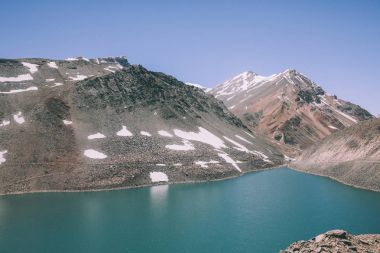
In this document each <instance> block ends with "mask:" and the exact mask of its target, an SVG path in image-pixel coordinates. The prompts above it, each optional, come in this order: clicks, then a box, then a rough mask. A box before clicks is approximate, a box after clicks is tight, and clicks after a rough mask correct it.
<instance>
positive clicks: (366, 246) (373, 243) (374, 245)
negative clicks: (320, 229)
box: [280, 229, 380, 253]
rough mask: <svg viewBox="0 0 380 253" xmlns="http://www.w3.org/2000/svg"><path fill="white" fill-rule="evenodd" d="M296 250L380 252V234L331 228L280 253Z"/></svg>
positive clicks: (289, 252)
mask: <svg viewBox="0 0 380 253" xmlns="http://www.w3.org/2000/svg"><path fill="white" fill-rule="evenodd" d="M295 252H299V253H301V252H317V253H319V252H320V253H322V252H325V253H327V252H329V253H330V252H331V253H333V252H336V253H338V252H340V253H348V252H363V253H379V252H380V234H363V235H352V234H349V233H348V232H347V231H344V230H338V229H337V230H331V231H328V232H326V233H324V234H320V235H318V236H316V237H314V238H312V239H310V240H307V241H297V242H295V243H293V244H291V245H290V246H289V247H288V248H287V249H285V250H280V253H295Z"/></svg>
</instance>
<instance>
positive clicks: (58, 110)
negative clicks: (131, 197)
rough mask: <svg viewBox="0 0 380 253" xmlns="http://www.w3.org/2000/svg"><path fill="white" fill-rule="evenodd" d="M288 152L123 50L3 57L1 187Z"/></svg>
mask: <svg viewBox="0 0 380 253" xmlns="http://www.w3.org/2000/svg"><path fill="white" fill-rule="evenodd" d="M282 158H283V157H282V155H281V154H280V153H278V152H277V151H276V149H275V148H273V147H272V146H271V145H268V144H267V143H266V142H265V141H264V140H263V139H261V138H260V137H257V136H255V135H254V134H252V133H251V132H250V131H249V130H248V129H247V128H246V127H245V125H244V124H243V123H242V122H241V120H240V119H238V118H237V117H236V116H234V115H233V114H232V113H230V112H229V111H228V110H227V108H226V107H224V105H223V103H222V102H220V101H219V100H217V99H215V98H214V97H212V96H211V95H207V94H206V93H204V91H203V90H201V89H199V88H196V87H193V86H189V85H185V84H183V83H182V82H180V81H178V80H176V79H175V78H173V77H171V76H168V75H165V74H163V73H156V72H151V71H148V70H146V69H144V68H143V67H141V66H132V65H129V63H128V61H127V60H126V58H123V57H121V58H98V59H86V58H72V59H68V60H65V61H56V60H48V59H20V60H1V61H0V193H12V192H28V191H43V190H85V189H102V188H113V187H124V186H138V185H149V184H154V183H160V182H169V183H170V182H179V181H200V180H209V179H216V178H224V177H229V176H236V175H240V174H241V173H243V172H245V171H251V170H255V169H261V168H266V167H271V166H275V165H278V164H280V163H282Z"/></svg>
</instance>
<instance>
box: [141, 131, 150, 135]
mask: <svg viewBox="0 0 380 253" xmlns="http://www.w3.org/2000/svg"><path fill="white" fill-rule="evenodd" d="M140 134H141V135H145V136H152V135H151V134H150V133H149V132H146V131H141V132H140Z"/></svg>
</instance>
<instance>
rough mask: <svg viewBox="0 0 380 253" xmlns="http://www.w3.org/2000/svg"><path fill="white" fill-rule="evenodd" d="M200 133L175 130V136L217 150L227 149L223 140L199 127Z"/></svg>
mask: <svg viewBox="0 0 380 253" xmlns="http://www.w3.org/2000/svg"><path fill="white" fill-rule="evenodd" d="M198 129H199V132H198V133H196V132H185V131H182V130H178V129H174V134H175V135H176V136H178V137H181V138H182V139H186V140H189V141H199V142H203V143H206V144H209V145H211V146H213V147H214V148H216V149H220V148H226V145H224V142H223V140H222V139H220V138H219V137H217V136H216V135H214V134H213V133H211V132H209V131H208V130H207V129H204V128H203V127H198Z"/></svg>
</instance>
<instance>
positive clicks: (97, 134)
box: [87, 133, 106, 140]
mask: <svg viewBox="0 0 380 253" xmlns="http://www.w3.org/2000/svg"><path fill="white" fill-rule="evenodd" d="M103 138H106V136H105V135H104V134H102V133H96V134H91V135H89V136H87V139H89V140H93V139H103Z"/></svg>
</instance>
